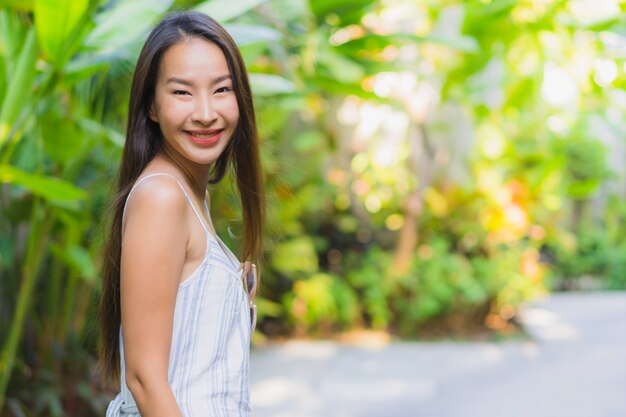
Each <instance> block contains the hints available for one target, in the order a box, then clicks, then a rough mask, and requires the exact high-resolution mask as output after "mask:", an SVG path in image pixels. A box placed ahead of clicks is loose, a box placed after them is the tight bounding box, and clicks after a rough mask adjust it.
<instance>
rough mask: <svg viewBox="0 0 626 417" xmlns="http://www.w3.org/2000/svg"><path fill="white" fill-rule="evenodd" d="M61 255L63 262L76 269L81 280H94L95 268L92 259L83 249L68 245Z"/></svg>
mask: <svg viewBox="0 0 626 417" xmlns="http://www.w3.org/2000/svg"><path fill="white" fill-rule="evenodd" d="M63 255H64V256H63V258H64V259H65V261H66V262H67V263H68V264H69V265H70V266H71V267H73V268H74V269H76V270H77V271H78V273H79V274H80V276H81V277H82V278H84V279H85V280H87V281H89V282H91V281H93V280H94V279H95V278H96V275H97V271H96V266H95V264H94V262H93V258H92V257H91V255H90V254H89V252H87V250H86V249H85V248H82V247H80V246H76V245H69V246H68V247H67V248H66V250H65V253H64V254H63Z"/></svg>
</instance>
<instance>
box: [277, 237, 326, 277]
mask: <svg viewBox="0 0 626 417" xmlns="http://www.w3.org/2000/svg"><path fill="white" fill-rule="evenodd" d="M272 264H273V266H274V268H276V269H277V270H278V271H280V272H282V273H284V274H286V275H292V274H293V273H295V272H304V273H307V274H313V273H315V272H317V269H318V264H317V253H316V252H315V244H314V243H313V239H311V238H310V237H308V236H301V237H297V238H294V239H291V240H288V241H286V242H281V243H278V244H277V245H276V246H275V247H274V250H273V256H272ZM294 278H295V277H294Z"/></svg>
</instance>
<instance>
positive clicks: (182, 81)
mask: <svg viewBox="0 0 626 417" xmlns="http://www.w3.org/2000/svg"><path fill="white" fill-rule="evenodd" d="M230 78H232V77H231V76H230V74H224V75H220V76H219V77H216V78H214V79H213V81H212V84H217V83H221V82H222V81H224V80H228V79H230ZM165 83H166V84H169V83H177V84H182V85H186V86H189V87H193V86H194V85H195V84H194V83H193V81H189V80H185V79H184V78H178V77H170V78H168V79H167V81H166V82H165Z"/></svg>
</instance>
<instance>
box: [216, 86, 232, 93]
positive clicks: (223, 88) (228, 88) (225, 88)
mask: <svg viewBox="0 0 626 417" xmlns="http://www.w3.org/2000/svg"><path fill="white" fill-rule="evenodd" d="M229 91H232V88H230V87H220V88H218V89H217V90H215V92H216V93H228V92H229Z"/></svg>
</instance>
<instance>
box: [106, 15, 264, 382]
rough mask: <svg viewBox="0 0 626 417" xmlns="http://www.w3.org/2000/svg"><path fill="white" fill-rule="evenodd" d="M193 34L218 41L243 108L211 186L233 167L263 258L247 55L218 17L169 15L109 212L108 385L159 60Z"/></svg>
mask: <svg viewBox="0 0 626 417" xmlns="http://www.w3.org/2000/svg"><path fill="white" fill-rule="evenodd" d="M189 37H200V38H203V39H205V40H207V41H209V42H212V43H214V44H215V45H217V46H218V47H219V48H220V49H221V50H222V52H223V53H224V56H225V57H226V62H227V63H228V68H229V70H230V74H231V78H232V82H233V90H234V92H235V95H236V97H237V104H238V106H239V122H238V123H237V127H236V128H235V131H234V133H233V137H232V139H231V141H230V143H229V144H228V146H227V147H226V149H225V150H224V152H223V153H222V155H221V156H220V157H219V158H218V159H217V161H216V162H215V163H214V164H213V165H212V166H211V172H210V179H209V182H210V183H211V184H215V183H218V182H219V181H221V180H222V179H223V178H224V175H225V174H226V172H227V171H228V169H229V168H231V169H232V170H233V173H234V177H235V178H236V183H237V188H238V191H239V196H240V199H241V206H242V215H243V236H242V237H243V239H242V252H241V257H242V260H250V261H254V262H259V261H260V259H261V253H262V235H263V220H264V215H265V197H264V189H263V176H262V170H261V160H260V157H259V140H258V133H257V128H256V120H255V114H254V105H253V100H252V92H251V89H250V83H249V80H248V74H247V71H246V67H245V64H244V61H243V58H242V56H241V53H240V52H239V49H238V48H237V45H236V44H235V41H234V40H233V39H232V38H231V36H230V35H229V34H228V32H226V30H225V29H224V28H223V27H222V26H221V25H220V24H219V23H217V22H216V21H215V20H214V19H212V18H210V17H209V16H207V15H205V14H202V13H198V12H178V13H173V14H170V15H168V16H166V17H165V18H164V19H163V20H162V21H161V22H160V23H159V24H158V25H157V26H156V27H155V28H154V29H153V30H152V32H151V33H150V35H148V38H147V39H146V42H145V44H144V46H143V49H142V50H141V53H140V54H139V58H138V60H137V66H136V67H135V73H134V76H133V82H132V86H131V91H130V103H129V109H128V125H127V129H126V143H125V145H124V150H123V153H122V161H121V165H120V171H119V178H118V183H117V193H116V195H115V198H114V200H113V202H112V205H111V208H110V213H111V224H110V229H109V233H108V235H107V237H106V240H105V250H104V251H105V252H104V259H103V261H104V265H103V281H102V297H101V300H100V323H101V343H100V369H101V372H102V374H103V376H104V378H105V379H109V380H118V379H119V372H120V369H119V366H120V356H119V342H120V339H119V337H120V324H121V311H120V258H121V237H122V216H123V212H124V205H125V202H126V198H127V197H128V193H129V192H130V190H131V188H132V186H133V184H134V183H135V181H136V180H137V178H138V177H139V175H140V174H141V172H142V171H143V170H144V168H145V167H146V165H148V163H149V162H150V161H151V160H152V159H153V158H154V156H155V155H156V154H157V153H158V152H159V150H161V146H162V137H161V130H160V127H159V125H158V124H157V123H155V122H153V121H152V120H150V118H149V117H148V114H149V111H150V107H151V105H152V101H153V100H154V94H155V85H156V80H157V75H158V70H159V64H160V62H161V57H162V56H163V54H164V53H165V51H166V50H167V48H169V47H170V46H172V45H174V44H176V43H179V42H181V41H183V40H185V39H187V38H189Z"/></svg>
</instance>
